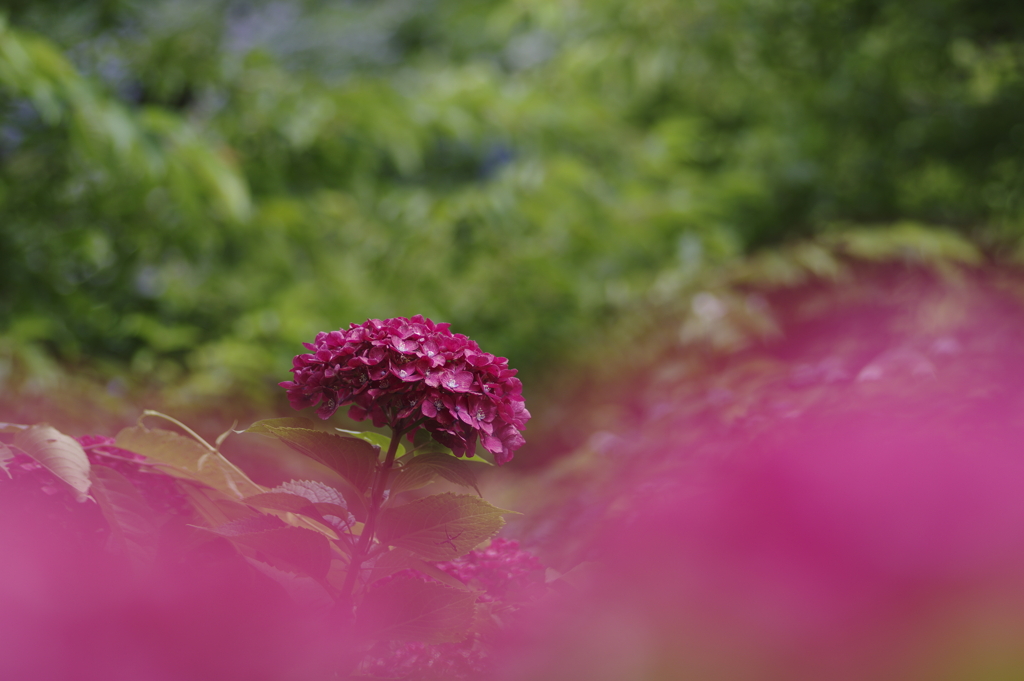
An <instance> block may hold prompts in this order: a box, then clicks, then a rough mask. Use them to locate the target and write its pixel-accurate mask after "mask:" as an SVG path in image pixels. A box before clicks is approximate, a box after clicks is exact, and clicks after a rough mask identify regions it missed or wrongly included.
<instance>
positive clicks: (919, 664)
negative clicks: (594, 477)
mask: <svg viewBox="0 0 1024 681" xmlns="http://www.w3.org/2000/svg"><path fill="white" fill-rule="evenodd" d="M790 428H791V429H790V430H789V431H788V432H781V429H780V431H776V432H775V433H774V434H773V435H770V436H766V437H765V438H763V439H762V440H761V441H760V442H757V443H754V444H752V445H746V446H744V447H743V448H742V450H741V451H737V452H736V453H735V454H734V455H733V456H732V457H730V458H727V459H725V460H717V461H714V462H709V463H704V464H697V463H692V464H691V465H690V466H687V467H685V468H684V469H681V470H682V471H683V472H680V473H677V474H675V475H674V476H673V478H671V479H669V478H666V477H663V478H662V479H661V480H659V484H657V485H652V486H651V489H652V490H654V492H653V493H652V494H651V496H650V497H648V498H647V499H645V500H643V501H642V502H640V503H638V504H637V506H635V507H634V508H632V509H631V510H630V512H629V519H628V520H624V521H622V522H619V523H617V524H616V525H615V526H613V527H610V528H608V532H607V534H606V539H604V540H603V542H602V544H601V546H600V547H599V548H600V551H599V555H601V556H602V558H601V560H600V561H599V563H598V564H599V565H600V566H601V567H600V569H599V578H598V580H597V583H596V586H595V587H594V588H593V589H590V590H587V591H584V592H581V593H580V595H579V598H577V599H572V600H570V601H569V602H568V603H565V602H562V603H559V604H558V606H557V608H556V609H553V610H549V611H543V612H541V613H539V614H538V616H537V618H536V619H535V620H533V621H531V622H530V624H529V626H528V627H526V628H525V629H524V631H522V632H520V638H518V639H514V642H512V643H510V646H509V648H508V649H507V657H506V658H505V659H504V661H503V663H502V664H504V665H507V670H506V675H504V676H502V678H505V679H516V680H517V681H521V680H523V679H556V678H601V679H604V678H608V679H612V678H636V679H643V678H689V676H690V675H693V678H715V679H737V680H743V681H747V680H760V679H782V678H785V679H790V680H796V679H807V680H811V679H826V678H827V679H833V680H842V679H850V680H853V679H857V680H860V679H906V678H925V677H928V670H929V669H932V668H933V667H934V666H935V665H938V667H939V668H942V665H943V664H944V663H949V662H950V659H951V657H956V656H957V655H961V654H967V653H964V651H965V650H967V649H969V648H970V646H971V645H972V644H971V642H970V641H969V640H968V639H970V637H971V636H972V635H973V636H975V637H976V638H977V637H978V636H979V634H978V632H979V631H981V632H989V631H996V632H999V631H1001V632H1011V634H1010V635H1009V638H1010V639H1012V632H1017V633H1022V632H1024V614H1022V612H1024V610H1022V609H1021V606H1022V605H1024V494H1022V490H1024V457H1022V456H1021V452H1020V449H1019V446H1017V445H1016V443H1018V442H1020V441H1021V439H1020V437H1019V435H1020V433H1019V430H1020V428H1019V427H1014V426H1012V425H1009V424H1006V423H1005V422H1004V423H1001V424H998V423H991V422H989V421H986V420H985V419H984V417H983V416H982V417H979V418H971V419H965V420H960V421H955V420H948V419H946V420H944V419H942V418H936V417H932V418H930V419H928V420H915V419H913V418H901V417H899V416H898V415H889V414H882V415H872V416H866V417H861V418H857V417H851V416H849V415H847V417H846V418H844V419H839V418H836V419H830V420H827V421H819V422H817V423H815V422H812V421H811V420H809V419H808V420H804V421H801V422H800V423H799V424H795V425H793V426H790ZM663 446H664V447H666V448H668V447H671V446H672V445H671V444H669V443H664V445H663ZM531 627H532V629H531ZM972 628H973V634H972V633H970V632H971V631H972ZM965 632H967V633H965ZM1004 635H1006V634H1005V633H1004ZM986 636H987V635H986ZM958 637H959V638H958ZM986 640H987V643H986V645H992V646H996V647H998V645H1005V644H1000V643H991V640H992V637H991V636H989V637H988V639H986ZM995 640H997V641H998V640H999V639H998V638H996V639H995ZM958 646H959V647H958ZM1013 648H1014V649H1013V650H1010V649H1006V650H1002V651H1001V652H999V651H998V650H997V654H1000V655H1009V656H1010V658H1011V662H1010V664H1011V665H1018V666H1013V667H1012V668H1013V669H1020V670H1024V656H1021V655H1020V653H1019V646H1014V647H1013ZM1014 650H1016V651H1017V652H1014ZM525 651H531V652H529V653H526V652H525ZM970 654H973V652H972V653H970ZM985 654H988V652H986V653H985ZM1014 655H1017V657H1016V658H1014V657H1013V656H1014ZM655 664H657V665H660V666H659V667H657V668H658V669H660V670H661V672H660V673H661V674H662V675H661V676H657V675H654V676H649V675H645V674H648V673H650V672H649V671H648V672H645V671H644V670H650V669H652V668H653V667H652V666H651V665H655ZM930 665H931V666H930ZM922 670H924V671H923V672H922ZM915 674H917V675H916V676H915ZM922 674H923V676H922ZM929 678H933V677H929ZM950 678H954V677H950ZM956 678H961V677H956Z"/></svg>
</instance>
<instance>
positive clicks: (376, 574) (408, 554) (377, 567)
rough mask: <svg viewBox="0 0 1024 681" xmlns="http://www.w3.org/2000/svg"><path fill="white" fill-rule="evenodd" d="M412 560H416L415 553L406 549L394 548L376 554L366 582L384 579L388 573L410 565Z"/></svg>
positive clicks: (393, 572)
mask: <svg viewBox="0 0 1024 681" xmlns="http://www.w3.org/2000/svg"><path fill="white" fill-rule="evenodd" d="M414 560H416V554H414V553H413V552H412V551H410V550H408V549H397V548H396V549H390V550H388V551H385V552H384V553H382V554H380V555H379V556H377V558H376V560H375V561H374V562H373V567H371V568H370V574H369V576H368V577H367V579H366V581H367V583H368V584H373V583H374V582H376V581H377V580H378V579H384V578H385V577H387V576H388V575H393V574H395V573H396V572H401V571H402V570H405V569H407V568H410V567H412V562H413V561H414Z"/></svg>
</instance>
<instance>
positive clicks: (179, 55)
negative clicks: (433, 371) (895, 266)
mask: <svg viewBox="0 0 1024 681" xmlns="http://www.w3.org/2000/svg"><path fill="white" fill-rule="evenodd" d="M1022 58H1024V6H1021V5H1019V3H1016V2H1011V1H1009V0H1006V1H1004V2H987V3H975V2H970V1H969V0H907V1H905V2H899V3H894V2H883V1H882V0H803V1H797V0H721V1H719V2H714V3H711V2H702V1H698V0H628V1H627V0H588V1H587V2H580V1H579V0H496V1H494V2H488V3H481V2H476V1H474V0H378V1H375V2H366V1H359V0H350V1H348V2H326V1H315V0H305V1H303V0H290V1H288V2H281V1H276V2H269V1H267V2H255V1H254V2H228V1H227V0H153V1H149V2H133V1H130V0H91V1H87V2H86V1H80V0H76V1H74V2H72V1H70V0H49V1H39V0H31V1H27V0H19V1H16V2H9V3H6V18H5V19H4V20H3V22H2V23H0V220H2V223H0V383H2V386H3V389H4V390H5V391H7V392H8V393H10V392H11V391H15V390H19V391H32V390H43V389H47V386H50V388H52V386H53V385H55V382H57V383H59V381H60V378H59V377H60V376H62V375H64V374H62V373H60V372H61V371H66V370H68V369H71V370H78V371H86V372H89V373H90V374H91V375H95V376H97V377H99V378H101V379H104V380H106V379H110V378H117V377H121V378H120V379H119V380H123V381H126V382H128V383H130V384H138V383H142V384H146V385H149V386H153V387H157V388H161V389H164V390H174V391H177V394H179V395H181V396H183V398H185V399H189V400H202V399H204V398H210V397H216V396H223V395H239V394H244V395H245V396H246V399H250V400H255V401H259V400H264V399H267V396H268V395H270V394H271V393H272V392H273V391H271V390H270V389H269V386H272V385H273V384H274V383H276V382H277V381H279V380H283V379H284V378H286V377H287V375H288V374H287V369H288V368H289V366H290V363H289V358H290V356H291V355H293V354H295V353H296V352H298V351H300V346H299V343H300V342H301V341H305V340H310V339H311V338H312V336H313V335H314V334H315V333H316V332H317V331H321V330H327V329H331V328H337V327H338V326H340V325H347V324H348V323H349V322H358V321H362V320H364V319H366V318H367V317H379V318H383V317H390V316H396V315H412V314H416V313H422V314H425V315H428V316H430V317H433V318H435V319H442V320H445V321H450V322H452V324H453V327H454V328H455V329H456V330H459V331H462V332H464V333H467V334H469V335H470V336H472V337H473V338H475V339H477V340H478V341H479V342H480V343H481V345H483V346H484V347H485V348H486V349H488V350H490V351H492V352H496V353H498V354H503V355H507V356H508V357H510V359H511V364H512V365H513V366H517V367H520V368H522V369H523V371H524V379H525V380H526V382H527V385H528V386H530V385H531V381H533V380H539V379H542V378H549V379H550V378H551V377H557V376H559V375H560V374H559V371H560V370H561V369H562V368H563V367H565V366H566V365H567V364H568V365H574V366H578V365H579V364H580V363H582V364H586V363H587V362H591V361H605V360H599V359H598V358H600V355H599V354H597V353H599V352H600V351H603V350H605V349H607V347H608V343H609V342H610V341H609V339H613V341H612V342H620V341H635V340H636V339H637V338H640V337H643V336H645V335H646V334H647V333H648V332H649V331H651V330H652V328H653V329H657V328H659V327H662V326H672V328H673V329H675V328H676V326H677V325H678V324H682V327H681V328H680V332H679V333H678V334H677V333H675V332H674V331H673V333H671V334H669V335H670V336H671V337H672V338H673V339H675V340H674V341H673V342H677V341H678V342H688V341H690V340H693V339H695V338H696V339H700V338H706V337H708V334H707V333H703V332H700V330H699V329H698V332H694V331H693V329H694V328H695V327H694V326H693V324H692V323H690V324H689V325H687V324H688V323H687V322H686V321H685V319H683V318H684V317H686V316H687V315H688V314H692V312H693V310H694V309H696V311H697V317H698V318H700V317H701V309H702V307H701V306H702V305H703V303H707V302H708V301H709V299H708V298H692V296H693V294H694V292H700V291H703V290H705V289H707V288H708V287H714V286H719V287H726V288H728V287H732V286H734V285H742V286H747V287H750V286H756V285H758V284H759V282H760V283H763V284H764V285H777V284H780V283H783V284H785V283H792V282H793V281H795V280H802V279H801V278H802V277H805V276H826V277H827V276H829V275H830V274H832V273H834V272H835V271H836V269H835V263H834V261H833V259H832V258H833V255H834V254H835V253H836V252H837V251H838V250H842V249H844V248H846V249H847V251H849V245H850V243H854V244H855V245H856V244H859V246H857V248H859V249H860V251H857V252H855V253H854V255H858V254H859V255H860V256H863V257H867V258H869V259H872V258H873V259H879V258H881V259H885V258H906V256H907V253H908V249H910V251H911V252H912V253H916V254H918V255H920V254H924V256H923V257H925V259H927V258H929V257H934V258H938V259H942V258H945V257H947V256H948V257H951V258H953V259H954V260H961V261H967V262H979V259H980V258H981V257H982V255H981V253H985V254H986V255H989V256H996V257H1013V256H1014V254H1015V253H1016V250H1017V248H1018V242H1019V239H1020V237H1021V236H1022V234H1024V221H1022V219H1024V212H1022V210H1024V203H1022V197H1024V194H1022V181H1024V161H1022V158H1024V157H1022V154H1021V152H1022V150H1024V120H1022V119H1021V115H1020V112H1021V111H1022V110H1024V109H1022V105H1024V78H1022V75H1024V64H1022ZM865 225H868V226H882V229H874V230H865V229H863V226H865ZM889 225H896V227H895V228H891V227H886V226H889ZM851 234H852V235H853V236H852V237H849V238H848V237H847V236H844V235H851ZM851 239H852V241H851ZM865 240H866V241H865ZM794 244H795V245H794ZM854 250H855V251H856V248H855V249H854ZM753 253H758V255H757V256H756V257H755V258H754V259H752V260H750V259H747V256H749V255H751V254H753ZM766 258H767V259H766ZM919 259H920V258H919ZM751 263H753V264H752V265H751ZM738 267H739V268H740V270H737V268H738ZM743 268H746V269H743ZM741 270H742V271H741ZM737 272H740V273H739V274H737ZM723 273H725V274H723ZM691 298H692V302H693V304H692V305H691V304H690V302H691ZM719 299H720V300H724V301H725V302H726V303H728V302H729V301H730V300H731V299H730V298H729V297H728V295H726V294H721V295H720V296H719V298H717V299H715V300H719ZM701 301H703V303H701ZM738 304H739V303H737V305H738ZM703 307H704V308H707V309H710V308H708V306H707V305H703ZM712 307H713V306H712ZM748 307H749V306H748ZM705 311H707V310H705ZM711 311H712V312H714V314H710V315H704V317H705V318H707V319H710V320H711V321H713V322H715V323H716V324H719V325H721V324H724V323H725V321H722V322H719V321H718V320H720V319H726V321H727V317H728V315H725V316H723V315H721V314H718V313H717V312H715V310H711ZM652 320H653V321H652ZM698 321H699V319H698ZM740 326H742V324H741V325H740ZM747 327H748V330H752V332H758V333H760V332H765V333H767V332H768V331H770V329H768V330H766V329H765V328H761V327H758V326H757V324H752V325H751V324H747ZM723 333H725V336H724V338H725V339H726V340H725V344H726V345H728V344H729V342H731V340H730V339H733V340H734V339H735V334H733V332H732V331H730V330H729V329H726V332H723ZM730 334H732V335H730ZM712 336H714V334H712ZM719 336H721V333H720V334H719ZM55 367H61V369H60V371H58V370H57V369H56V368H55ZM47 381H49V383H47ZM528 392H529V391H528ZM274 394H276V393H274Z"/></svg>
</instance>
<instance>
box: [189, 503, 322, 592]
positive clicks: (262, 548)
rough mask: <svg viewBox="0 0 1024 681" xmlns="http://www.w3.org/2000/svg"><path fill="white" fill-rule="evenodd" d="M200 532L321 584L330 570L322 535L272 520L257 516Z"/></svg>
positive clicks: (278, 520) (266, 516)
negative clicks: (220, 537)
mask: <svg viewBox="0 0 1024 681" xmlns="http://www.w3.org/2000/svg"><path fill="white" fill-rule="evenodd" d="M203 529H205V530H207V531H209V532H213V533H214V534H219V535H221V536H222V537H226V538H228V539H229V540H230V541H232V542H234V543H236V544H241V545H243V546H247V547H249V548H252V549H255V550H256V551H259V552H260V553H262V554H263V555H264V556H265V557H266V558H267V559H268V561H269V562H270V563H271V564H273V565H274V566H275V567H277V568H279V569H282V570H287V571H289V572H295V573H298V574H304V575H309V576H310V577H312V578H314V579H317V580H323V578H324V577H325V576H326V575H327V570H328V569H330V566H331V549H330V545H329V544H328V542H327V538H326V537H324V535H322V534H320V533H319V532H314V531H313V530H307V529H306V528H303V527H292V526H290V525H286V524H285V523H284V522H283V521H282V520H280V519H278V518H275V517H274V516H268V515H259V516H254V517H252V518H244V519H242V520H236V521H234V522H231V523H228V524H227V525H221V526H218V527H212V528H203Z"/></svg>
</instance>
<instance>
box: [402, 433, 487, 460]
mask: <svg viewBox="0 0 1024 681" xmlns="http://www.w3.org/2000/svg"><path fill="white" fill-rule="evenodd" d="M413 445H414V446H415V448H414V449H413V451H412V455H413V456H414V457H417V458H418V457H421V456H426V455H427V454H447V455H448V456H455V454H454V453H453V452H452V450H451V448H449V447H445V446H444V445H443V444H441V443H440V442H438V441H437V440H435V439H434V436H433V435H431V434H430V431H428V430H426V429H425V428H420V429H419V430H418V431H417V432H416V435H415V439H414V440H413ZM456 458H459V460H460V461H467V462H471V463H482V464H486V465H488V466H493V465H494V463H493V462H491V461H488V460H487V459H484V458H482V457H481V456H479V455H478V454H474V455H473V456H463V457H461V458H460V457H456Z"/></svg>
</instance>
